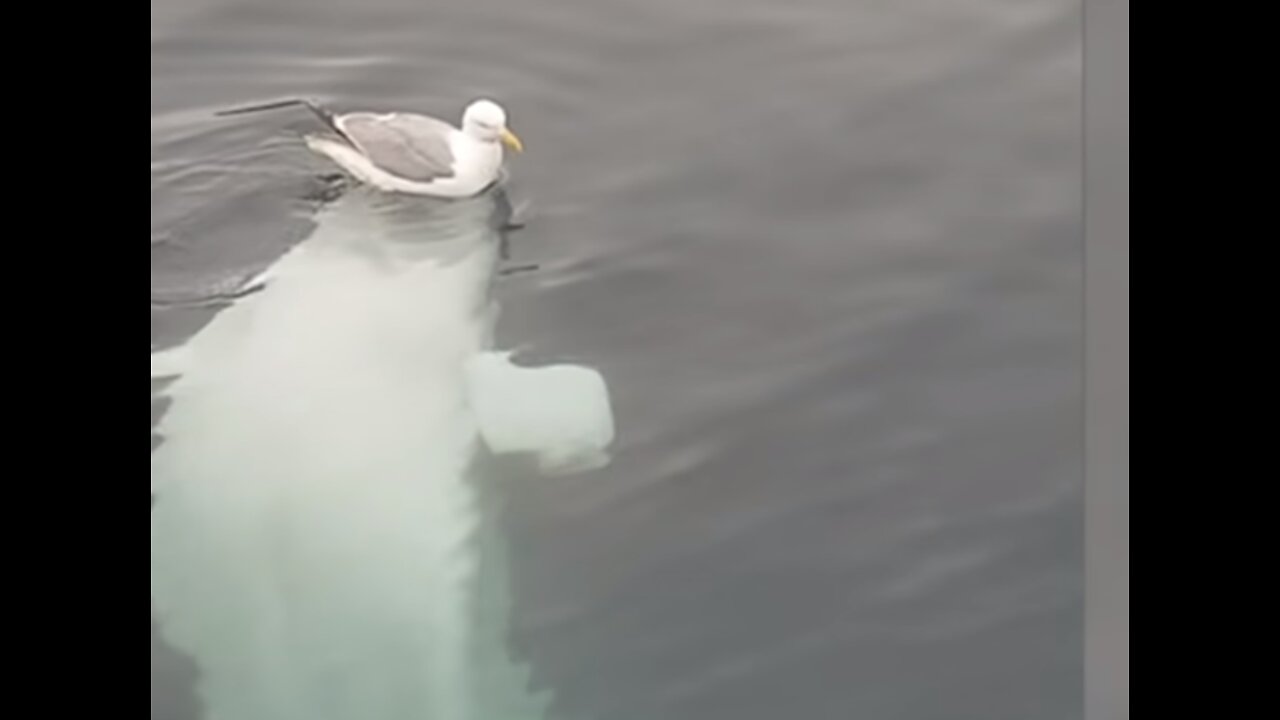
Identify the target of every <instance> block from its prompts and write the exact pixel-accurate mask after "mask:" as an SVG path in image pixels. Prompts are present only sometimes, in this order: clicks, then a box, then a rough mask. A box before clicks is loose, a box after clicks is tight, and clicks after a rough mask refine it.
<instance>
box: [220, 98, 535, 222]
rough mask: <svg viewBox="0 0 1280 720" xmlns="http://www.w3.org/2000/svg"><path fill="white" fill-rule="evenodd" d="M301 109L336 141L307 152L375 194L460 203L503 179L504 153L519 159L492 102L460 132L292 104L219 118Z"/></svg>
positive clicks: (404, 116)
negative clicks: (510, 152) (512, 153)
mask: <svg viewBox="0 0 1280 720" xmlns="http://www.w3.org/2000/svg"><path fill="white" fill-rule="evenodd" d="M285 107H304V108H306V109H308V110H310V111H311V113H312V114H313V115H315V116H316V117H318V118H320V120H321V121H322V122H323V123H324V124H325V126H326V127H327V128H328V129H329V130H331V131H333V132H334V133H335V134H336V136H337V137H329V136H326V135H314V134H309V135H307V136H305V141H306V143H307V147H309V148H310V149H311V150H312V151H314V152H316V153H318V154H320V155H323V156H325V157H327V158H329V159H330V160H332V161H333V162H334V163H336V164H337V165H338V166H339V167H340V168H342V169H344V170H346V171H347V172H349V173H350V174H351V175H353V176H354V177H355V178H356V179H357V180H360V181H362V182H364V183H367V184H368V185H371V186H373V187H375V188H378V189H379V190H383V191H386V192H390V193H401V194H408V195H426V196H432V197H438V198H450V199H460V198H467V197H473V196H475V195H478V194H480V193H481V192H483V191H485V190H487V189H488V188H489V187H491V186H492V185H494V184H495V183H496V182H498V181H499V180H500V179H501V178H502V174H503V171H502V163H503V146H504V145H505V146H507V147H510V148H511V149H512V150H514V151H516V152H523V151H524V145H523V143H522V142H521V141H520V138H519V137H517V136H516V134H515V133H513V132H512V131H511V130H510V129H508V128H507V112H506V110H505V109H503V107H502V106H501V105H499V104H498V103H496V102H494V101H493V100H488V99H480V100H476V101H474V102H472V103H471V104H469V105H467V107H466V108H465V110H464V111H463V113H462V122H461V125H460V126H459V127H454V126H453V125H451V124H449V123H447V122H445V121H444V120H440V119H438V118H434V117H430V116H427V115H418V114H414V113H405V112H391V113H376V112H351V113H335V112H333V111H331V110H329V109H328V108H326V107H324V106H323V105H320V104H319V103H316V102H314V101H311V100H304V99H291V100H282V101H280V102H273V103H268V104H265V105H252V106H248V107H239V108H233V109H230V110H223V111H220V112H218V113H217V114H218V115H220V116H227V115H241V114H244V113H251V112H261V111H264V110H275V109H279V108H285Z"/></svg>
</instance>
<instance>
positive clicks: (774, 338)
mask: <svg viewBox="0 0 1280 720" xmlns="http://www.w3.org/2000/svg"><path fill="white" fill-rule="evenodd" d="M1078 25H1079V18H1078V7H1077V3H1072V2H1063V1H1062V0H1024V1H1022V2H1009V1H1007V0H962V1H959V2H957V1H956V0H856V1H850V0H796V1H792V2H786V3H783V2H778V1H777V0H774V1H773V2H766V1H764V0H739V1H737V2H729V0H707V1H705V2H698V3H681V2H673V1H672V0H650V1H649V2H641V1H640V0H595V1H593V2H588V1H587V0H544V1H542V2H528V3H514V2H510V1H509V0H508V1H503V0H471V1H470V2H465V3H464V2H457V1H456V0H449V1H444V0H419V1H417V2H411V1H410V0H369V1H367V2H355V1H354V0H341V1H339V0H306V1H305V2H304V1H303V0H265V1H261V0H260V1H258V2H236V1H233V0H166V1H165V2H156V1H155V0H153V3H152V10H151V233H152V255H151V285H152V297H153V304H152V313H151V338H152V345H153V347H154V346H155V345H157V344H170V343H173V342H176V341H177V340H179V339H180V338H181V337H183V336H184V335H185V334H186V333H189V332H191V330H192V329H194V327H195V326H196V325H197V324H198V323H199V322H201V321H202V320H203V319H204V318H205V313H204V312H203V311H192V310H190V309H184V308H174V307H169V306H168V305H169V304H171V303H172V302H174V301H178V300H182V299H183V298H190V297H196V296H200V295H202V294H208V293H210V292H217V291H220V290H225V289H229V288H231V287H233V286H234V285H235V283H236V281H237V279H238V278H242V277H244V276H246V275H249V274H252V273H254V272H256V271H257V270H260V269H261V268H262V267H263V266H264V265H266V264H267V263H269V262H271V261H272V260H273V259H275V258H276V257H278V256H279V254H280V253H281V252H283V251H284V250H285V249H286V248H287V247H289V245H290V244H291V243H293V242H295V241H296V240H298V239H299V238H300V237H302V236H303V235H305V233H306V232H307V231H308V229H309V226H308V216H309V213H311V212H312V211H313V210H314V207H315V203H316V202H317V198H319V197H320V196H321V195H323V193H324V191H325V189H326V186H325V184H324V183H323V182H322V181H321V180H319V179H317V176H318V175H319V174H323V173H327V172H331V171H332V168H330V167H327V166H326V165H324V164H323V163H322V162H320V161H319V160H316V159H315V158H312V157H310V156H308V154H307V153H306V151H305V150H304V149H303V148H302V147H301V146H300V144H299V143H298V141H297V139H296V135H297V133H298V131H300V130H305V129H310V123H309V121H308V120H307V119H306V118H305V117H304V116H301V115H299V114H291V113H288V112H284V113H280V114H275V115H263V116H257V117H252V118H240V119H236V120H235V121H230V122H229V121H228V120H226V119H222V118H212V117H211V116H210V114H211V112H212V111H213V110H215V109H219V108H222V107H225V106H229V105H236V104H241V103H245V102H252V101H256V100H269V99H276V98H279V97H286V96H295V95H306V96H311V97H317V98H321V99H325V100H331V101H333V102H335V103H336V104H338V105H339V106H341V107H366V108H375V109H378V108H405V109H413V110H420V111H426V112H431V113H436V114H441V115H444V116H447V117H450V118H453V117H454V116H455V115H456V113H457V111H458V109H459V108H460V106H461V104H462V103H463V102H465V101H466V100H468V99H470V98H471V97H473V96H475V95H478V94H491V95H494V96H496V97H498V98H500V99H501V100H502V101H503V102H504V103H505V104H506V105H507V106H508V107H509V108H510V111H511V114H512V122H513V125H514V127H515V128H516V129H517V131H518V132H519V134H520V135H521V137H522V138H523V139H524V140H525V144H526V146H527V148H528V150H527V153H526V154H525V155H524V156H521V157H519V158H516V159H515V161H514V162H513V163H512V170H513V174H514V183H513V189H512V192H513V193H514V194H515V195H516V196H517V197H518V198H523V199H525V200H528V201H531V202H532V211H531V215H530V224H529V227H528V228H527V229H525V230H524V231H522V232H520V233H518V234H517V236H516V238H515V240H514V242H515V254H516V259H517V260H519V261H524V262H536V263H540V264H541V266H542V268H541V270H540V271H539V272H538V273H534V274H529V275H521V276H515V277H512V278H509V279H507V280H504V281H503V284H502V286H501V290H500V292H501V300H502V301H503V302H504V315H503V318H502V321H501V322H502V327H501V329H500V332H503V333H505V334H508V335H509V336H510V337H515V338H522V339H530V338H533V339H535V340H534V348H533V349H534V351H535V352H537V351H538V349H539V348H554V353H555V355H556V356H557V357H567V358H571V359H573V360H574V361H578V362H585V363H587V364H590V365H593V366H596V367H599V368H601V370H602V371H604V372H605V374H606V375H607V376H608V378H609V380H610V383H611V384H612V387H613V392H614V400H615V403H616V410H617V413H618V422H619V430H620V445H619V447H618V454H617V459H616V461H615V462H614V464H613V465H612V467H610V468H609V469H608V470H607V471H606V472H605V473H603V474H602V475H599V476H590V477H578V478H566V479H548V480H545V481H540V482H537V483H529V484H523V485H519V486H516V487H513V488H511V498H510V507H511V517H510V518H509V519H508V524H509V528H508V532H509V536H510V537H511V538H512V539H513V541H514V546H515V548H516V551H515V556H514V557H513V564H514V567H515V572H516V577H515V593H516V598H517V602H516V610H515V612H516V622H515V626H516V629H517V636H516V637H515V638H513V643H514V645H515V647H516V648H517V651H518V653H519V654H520V655H521V656H522V657H523V658H524V659H526V660H527V661H528V662H529V663H530V664H531V665H532V666H533V668H534V672H535V676H536V678H537V680H538V681H539V683H541V684H544V685H546V686H548V687H550V688H553V689H554V690H555V693H556V695H557V708H558V713H559V716H560V717H562V718H564V719H565V720H719V719H721V718H724V719H733V720H783V719H789V718H796V719H797V720H828V719H830V720H1031V719H1033V718H1034V719H1036V720H1071V719H1073V718H1079V717H1080V716H1081V714H1082V710H1081V706H1082V702H1081V687H1080V686H1081V682H1082V676H1083V673H1082V671H1081V667H1080V665H1081V663H1082V650H1081V647H1080V644H1081V641H1080V638H1081V635H1082V629H1083V619H1082V590H1083V575H1082V568H1081V564H1082V551H1081V542H1082V537H1081V524H1082V522H1081V513H1082V492H1081V486H1082V483H1081V473H1082V465H1081V461H1080V454H1081V443H1082V433H1081V426H1082V422H1083V421H1082V399H1081V392H1082V381H1081V365H1080V355H1081V353H1080V347H1081V344H1082V325H1081V307H1082V302H1083V298H1082V296H1081V274H1082V258H1081V254H1082V250H1081V238H1080V233H1081V222H1080V211H1081V207H1080V184H1081V170H1080V157H1081V144H1080V141H1079V134H1080V133H1079V117H1080V92H1079V86H1080V80H1081V78H1080V68H1079V65H1080V38H1079V28H1078ZM157 301H160V303H159V304H157ZM158 410H159V409H158V408H156V407H154V403H153V409H152V417H153V422H154V420H155V417H156V415H157V412H158ZM190 673H191V671H190V669H189V668H187V667H186V666H185V665H184V664H183V663H182V662H180V661H178V660H176V659H174V658H172V657H171V656H169V655H168V654H166V653H165V652H164V651H163V649H158V648H157V647H156V643H155V640H154V634H153V646H152V692H151V696H152V701H151V708H152V709H151V716H152V719H153V720H187V719H188V718H193V717H195V716H194V715H193V714H192V713H193V710H191V703H190V700H189V698H188V697H187V692H188V686H189V682H190Z"/></svg>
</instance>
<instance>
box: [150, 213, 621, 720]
mask: <svg viewBox="0 0 1280 720" xmlns="http://www.w3.org/2000/svg"><path fill="white" fill-rule="evenodd" d="M506 207H507V206H506V205H505V198H503V197H502V196H501V194H500V191H492V192H489V193H486V194H484V195H481V196H478V197H476V198H472V199H469V200H465V201H453V202H436V201H424V200H421V199H404V198H398V197H389V196H385V195H380V194H377V193H376V192H373V191H366V190H363V189H360V188H357V189H355V190H352V191H351V192H349V193H348V194H346V195H344V196H343V197H341V198H339V199H338V200H337V201H336V202H334V203H333V204H332V205H330V206H328V207H327V208H325V209H324V210H323V211H322V212H321V213H320V215H319V216H318V217H317V218H316V226H315V230H314V232H313V234H312V235H311V236H310V237H309V238H307V239H306V240H304V241H303V242H302V243H300V244H299V245H298V246H296V247H295V248H294V249H293V250H292V251H290V252H289V253H288V254H286V255H285V256H284V257H282V258H281V259H280V260H279V261H278V262H276V263H275V264H274V265H273V266H272V267H270V268H269V269H268V270H267V271H266V272H265V273H264V274H263V275H262V276H261V277H260V278H258V279H257V281H256V283H255V284H257V285H260V286H261V289H260V290H259V291H258V292H255V293H252V294H246V295H244V296H243V297H242V298H240V299H239V300H238V301H237V302H235V303H234V304H233V305H232V306H230V307H229V308H227V309H225V310H223V311H222V312H221V313H220V314H218V315H216V316H215V317H214V318H213V319H212V321H211V322H210V323H209V324H208V325H207V326H206V327H204V328H203V329H202V330H200V331H199V332H198V333H196V334H195V335H194V336H193V337H192V338H191V339H190V340H189V341H187V342H186V343H184V344H183V345H181V346H179V347H177V348H173V349H169V350H165V351H162V352H158V353H153V354H152V359H151V374H152V380H153V383H154V382H156V381H159V380H164V381H167V382H168V384H167V385H166V386H165V387H164V389H163V390H162V391H161V392H162V393H163V395H164V396H165V397H166V400H167V401H168V404H169V407H168V410H167V413H166V415H165V416H164V418H163V419H162V420H161V423H160V425H159V426H158V428H157V429H156V431H155V432H157V433H158V434H159V435H160V437H161V438H162V442H161V444H160V445H159V447H157V448H156V449H155V450H153V451H152V455H151V486H152V496H153V505H152V512H151V600H152V612H153V617H154V618H155V620H156V621H157V622H158V624H159V627H160V631H161V634H162V637H163V639H164V640H165V641H166V642H167V643H168V644H169V645H170V646H172V647H173V648H174V649H176V650H177V651H179V652H180V653H182V654H184V655H186V656H187V657H188V658H190V659H191V661H192V662H193V663H194V664H195V666H196V669H197V671H198V675H199V681H198V697H199V699H200V702H201V704H202V706H203V709H204V714H205V717H206V718H208V720H538V719H540V718H544V717H546V713H547V707H548V703H549V702H550V699H549V698H548V697H547V696H546V695H545V694H541V693H538V692H535V691H534V690H533V689H532V688H531V687H530V682H529V672H528V670H527V669H526V668H525V667H524V666H523V665H522V664H520V663H519V662H517V661H516V660H515V659H514V658H512V657H511V653H510V651H509V650H508V646H507V643H506V640H505V627H506V626H505V622H506V617H505V603H506V602H507V600H508V598H507V597H506V589H505V584H504V583H505V570H506V568H505V561H504V560H503V554H502V553H503V551H502V547H501V545H502V544H501V538H500V534H499V533H497V531H496V530H495V528H494V525H493V523H492V520H493V518H492V517H491V515H492V513H491V512H490V509H489V508H488V507H487V505H486V503H485V501H484V497H485V495H484V492H483V491H482V489H481V488H480V487H479V485H480V483H479V481H478V478H477V473H476V466H477V462H478V460H479V459H481V458H482V456H483V455H484V454H485V453H494V454H509V455H520V456H526V455H527V456H530V457H532V458H533V459H534V460H535V461H536V462H535V463H534V464H533V466H532V467H534V468H536V469H537V470H538V471H540V472H542V473H563V472H581V471H587V470H592V469H597V468H600V467H602V466H603V465H604V464H606V463H607V462H608V460H609V447H610V445H611V443H612V442H613V439H614V425H613V414H612V409H611V407H610V401H609V392H608V387H607V385H606V383H605V381H604V378H603V377H602V376H601V375H600V373H599V372H597V371H596V370H594V369H592V368H589V367H583V366H578V365H570V364H564V365H554V366H548V367H521V366H519V365H517V363H516V362H515V359H514V356H513V355H512V354H511V353H510V352H504V351H501V350H498V349H496V347H495V344H494V325H495V322H496V319H497V302H496V300H495V299H494V294H493V285H494V280H495V277H496V269H497V265H498V261H499V250H500V247H501V244H502V241H503V237H502V227H503V219H504V215H503V209H504V208H506Z"/></svg>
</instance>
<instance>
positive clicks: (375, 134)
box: [337, 113, 454, 182]
mask: <svg viewBox="0 0 1280 720" xmlns="http://www.w3.org/2000/svg"><path fill="white" fill-rule="evenodd" d="M337 124H338V126H339V127H340V128H341V129H342V133H343V134H344V135H345V136H346V137H347V139H348V140H350V141H351V143H352V144H353V145H355V146H356V148H357V149H358V150H360V152H362V153H364V154H365V156H366V157H368V158H369V159H370V160H371V161H372V162H373V164H374V165H377V166H378V167H379V168H381V169H383V170H385V171H387V172H389V173H391V174H392V175H398V176H400V177H402V178H405V179H407V180H414V181H417V182H430V181H432V180H436V179H439V178H447V177H452V176H453V151H452V150H451V149H450V147H449V135H450V134H451V133H452V132H454V129H453V127H451V126H450V125H449V124H448V123H446V122H444V121H441V120H436V119H435V118H429V117H424V116H422V115H404V114H392V115H378V114H374V113H352V114H350V115H343V116H342V117H340V118H338V120H337Z"/></svg>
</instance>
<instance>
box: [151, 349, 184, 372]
mask: <svg viewBox="0 0 1280 720" xmlns="http://www.w3.org/2000/svg"><path fill="white" fill-rule="evenodd" d="M186 362H187V356H186V348H185V347H183V346H178V347H175V348H169V349H168V350H160V351H159V352H153V353H151V379H152V380H161V379H164V378H171V377H177V376H179V375H181V374H182V373H183V372H185V370H186Z"/></svg>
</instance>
